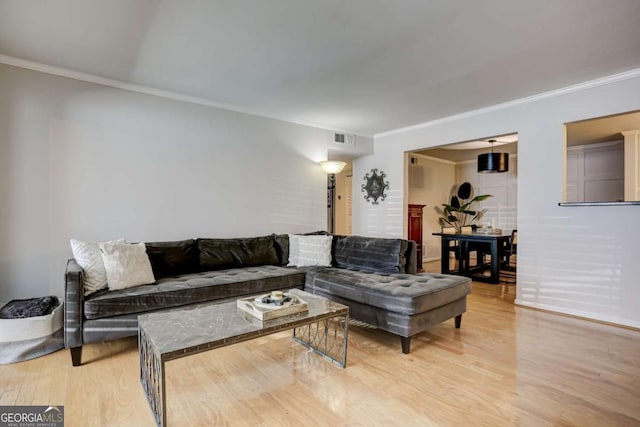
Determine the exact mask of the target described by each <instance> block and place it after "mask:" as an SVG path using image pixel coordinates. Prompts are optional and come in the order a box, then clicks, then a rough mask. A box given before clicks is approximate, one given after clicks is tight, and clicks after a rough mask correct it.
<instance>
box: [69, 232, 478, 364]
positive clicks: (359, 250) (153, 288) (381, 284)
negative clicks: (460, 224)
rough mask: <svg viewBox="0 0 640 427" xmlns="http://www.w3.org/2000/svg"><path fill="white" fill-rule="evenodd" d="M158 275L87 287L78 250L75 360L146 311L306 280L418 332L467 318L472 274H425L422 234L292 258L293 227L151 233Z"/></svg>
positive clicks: (377, 319) (305, 285) (390, 326)
mask: <svg viewBox="0 0 640 427" xmlns="http://www.w3.org/2000/svg"><path fill="white" fill-rule="evenodd" d="M145 245H146V248H147V254H148V255H149V260H150V262H151V266H152V269H153V272H154V276H155V278H156V281H155V282H154V283H151V284H148V285H142V286H136V287H132V288H127V289H120V290H102V291H99V292H96V293H93V294H91V295H88V296H87V297H85V296H84V291H83V271H82V268H81V267H80V266H79V265H78V264H77V263H76V261H75V260H74V259H70V260H69V261H68V262H67V268H66V273H65V297H64V298H65V305H64V341H65V347H66V348H69V349H70V352H71V360H72V363H73V365H74V366H78V365H80V364H81V357H82V346H83V345H84V344H89V343H94V342H102V341H108V340H112V339H118V338H123V337H127V336H134V335H136V334H137V330H138V329H137V328H138V321H137V317H138V315H139V314H141V313H145V312H150V311H157V310H164V309H168V308H172V307H180V306H185V305H189V304H196V303H202V302H209V301H213V302H223V301H229V300H233V299H237V298H239V297H242V296H246V295H251V294H258V293H261V292H269V291H272V290H281V289H292V288H299V289H304V290H306V291H308V292H311V293H315V294H318V295H321V296H324V297H326V298H329V299H332V300H335V301H337V302H340V303H343V304H345V305H348V306H349V308H350V315H351V317H352V318H354V319H357V320H360V321H363V322H366V323H369V324H371V325H373V326H376V327H378V328H380V329H383V330H386V331H388V332H391V333H394V334H397V335H399V336H400V338H401V343H402V350H403V352H404V353H408V352H409V348H410V340H411V337H412V336H414V335H416V334H418V333H420V332H422V331H424V330H425V329H426V328H428V327H429V326H432V325H434V324H437V323H440V322H443V321H445V320H448V319H451V318H455V319H456V321H455V326H456V327H457V328H459V327H460V320H461V318H462V313H464V312H465V311H466V295H467V294H468V293H470V292H471V280H470V279H467V278H465V277H460V276H449V275H440V274H427V273H422V274H416V250H415V249H416V246H415V242H412V241H407V240H403V239H382V238H367V237H359V236H334V237H333V243H332V258H333V262H332V266H331V267H299V268H295V267H287V264H288V263H289V238H288V235H270V236H262V237H252V238H239V239H190V240H183V241H177V242H152V243H146V244H145Z"/></svg>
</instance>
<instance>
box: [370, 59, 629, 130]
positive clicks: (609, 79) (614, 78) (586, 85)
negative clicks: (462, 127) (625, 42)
mask: <svg viewBox="0 0 640 427" xmlns="http://www.w3.org/2000/svg"><path fill="white" fill-rule="evenodd" d="M636 77H640V68H634V69H632V70H628V71H625V72H622V73H618V74H612V75H610V76H606V77H601V78H599V79H595V80H590V81H587V82H583V83H578V84H575V85H571V86H567V87H563V88H560V89H554V90H551V91H548V92H542V93H539V94H536V95H531V96H527V97H525V98H519V99H515V100H513V101H507V102H503V103H500V104H495V105H491V106H489V107H484V108H479V109H477V110H471V111H467V112H464V113H460V114H454V115H453V116H447V117H443V118H440V119H435V120H431V121H428V122H424V123H418V124H416V125H411V126H406V127H402V128H398V129H393V130H390V131H387V132H381V133H376V134H375V135H373V138H374V139H377V138H383V137H386V136H391V135H397V134H401V133H406V132H411V131H415V130H418V129H423V128H427V127H431V126H436V125H439V124H443V123H449V122H453V121H456V120H461V119H466V118H468V117H473V116H477V115H480V114H486V113H490V112H493V111H498V110H503V109H505V108H510V107H514V106H518V105H523V104H530V103H532V102H536V101H541V100H543V99H549V98H554V97H556V96H561V95H566V94H569V93H574V92H578V91H581V90H585V89H591V88H595V87H598V86H604V85H608V84H611V83H616V82H620V81H623V80H628V79H633V78H636Z"/></svg>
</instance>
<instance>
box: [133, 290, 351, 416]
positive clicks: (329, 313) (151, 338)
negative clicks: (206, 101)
mask: <svg viewBox="0 0 640 427" xmlns="http://www.w3.org/2000/svg"><path fill="white" fill-rule="evenodd" d="M286 292H288V293H292V294H295V295H297V296H299V297H300V298H302V299H303V300H304V301H306V303H307V305H308V307H309V311H306V312H302V313H296V314H292V315H289V316H283V317H279V318H276V319H273V320H268V321H265V322H262V321H260V320H258V319H256V318H255V317H253V316H251V315H250V314H248V313H245V312H244V311H242V310H240V309H238V308H237V307H236V301H235V300H234V301H231V302H225V303H220V304H215V303H209V304H200V305H196V306H192V307H188V308H184V309H179V310H168V311H162V312H158V313H150V314H144V315H141V316H140V317H138V348H139V352H140V382H141V383H142V388H143V389H144V392H145V394H146V395H147V400H148V401H149V406H151V411H152V412H153V416H154V418H155V420H156V423H157V424H158V425H159V426H166V425H167V407H166V406H167V405H166V383H165V363H166V362H168V361H171V360H176V359H180V358H182V357H187V356H191V355H193V354H198V353H202V352H204V351H209V350H213V349H216V348H220V347H225V346H227V345H231V344H235V343H239V342H242V341H248V340H250V339H253V338H258V337H262V336H265V335H270V334H274V333H276V332H280V331H283V330H288V329H293V339H294V340H295V341H297V342H299V343H300V344H302V345H304V346H306V347H307V348H310V349H312V350H313V351H314V352H315V353H317V354H319V355H321V356H322V357H324V358H325V359H327V360H329V361H331V362H333V363H335V364H336V365H338V366H340V367H341V368H344V367H346V363H347V335H348V328H349V307H347V306H345V305H342V304H338V303H336V302H333V301H330V300H328V299H326V298H323V297H320V296H317V295H313V294H310V293H308V292H304V291H301V290H299V289H292V290H289V291H286Z"/></svg>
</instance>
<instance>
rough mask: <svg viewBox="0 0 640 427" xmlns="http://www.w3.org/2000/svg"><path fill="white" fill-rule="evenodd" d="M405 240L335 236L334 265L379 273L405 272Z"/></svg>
mask: <svg viewBox="0 0 640 427" xmlns="http://www.w3.org/2000/svg"><path fill="white" fill-rule="evenodd" d="M406 252H407V241H406V240H403V239H383V238H375V237H361V236H336V237H335V244H334V261H335V266H336V267H339V268H347V269H354V270H359V271H368V272H379V273H405V264H406V262H407V261H406V258H405V254H406Z"/></svg>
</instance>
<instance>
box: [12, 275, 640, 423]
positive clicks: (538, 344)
mask: <svg viewBox="0 0 640 427" xmlns="http://www.w3.org/2000/svg"><path fill="white" fill-rule="evenodd" d="M506 290H507V292H506V293H505V294H504V295H502V293H503V292H502V291H503V289H502V286H495V285H487V284H480V283H474V285H473V294H472V295H470V297H469V299H468V311H467V313H466V314H465V315H464V316H463V318H462V328H461V329H459V330H456V329H455V328H454V326H453V320H451V321H448V322H446V323H443V324H441V325H438V326H436V327H434V328H432V329H431V330H430V331H428V332H427V333H424V334H422V335H421V336H419V337H418V338H416V339H414V340H413V341H412V346H411V354H409V355H403V354H402V353H401V351H400V340H399V339H398V338H397V337H395V336H392V335H390V334H387V333H385V332H382V331H377V330H371V329H367V328H363V327H359V326H352V327H350V330H349V354H348V365H347V369H344V370H343V369H340V368H338V367H336V366H334V365H332V364H330V363H328V362H326V361H325V360H323V359H321V358H320V357H318V356H317V355H315V354H313V353H310V352H309V351H307V350H306V349H305V348H304V347H302V346H301V345H299V344H296V343H295V342H294V341H293V340H292V339H291V338H290V334H288V333H280V334H277V335H272V336H270V337H265V338H260V339H257V340H254V341H250V342H247V343H242V344H237V345H234V346H231V347H227V348H223V349H219V350H213V351H211V352H208V353H203V354H200V355H197V356H192V357H188V358H185V359H181V360H177V361H173V362H170V363H169V364H167V370H168V374H167V375H168V378H167V381H168V384H167V390H168V393H167V395H168V414H169V425H173V426H200V425H202V426H211V425H248V426H262V425H264V426H267V425H269V426H270V425H276V426H277V425H293V426H300V425H304V426H327V425H331V426H344V425H353V426H371V425H376V426H378V425H380V426H389V425H401V426H413V425H415V426H429V425H436V426H467V425H469V426H471V425H472V426H492V427H493V426H510V425H524V426H539V425H540V426H545V425H553V426H558V425H560V426H632V425H640V332H636V331H632V330H627V329H623V328H616V327H613V326H607V325H602V324H598V323H593V322H588V321H584V320H579V319H573V318H568V317H563V316H559V315H554V314H549V313H544V312H539V311H535V310H531V309H527V308H522V307H516V306H514V305H513V299H514V294H515V289H514V288H513V287H510V288H509V289H506ZM83 361H84V363H85V364H84V365H83V366H81V367H77V368H73V367H72V366H71V362H70V358H69V353H68V351H66V350H64V351H59V352H56V353H53V354H51V355H48V356H45V357H41V358H39V359H35V360H31V361H28V362H22V363H18V364H13V365H3V366H0V405H14V404H21V405H22V404H38V405H64V407H65V418H66V424H65V425H66V426H134V425H135V426H152V425H154V423H153V419H152V416H151V411H150V410H149V407H148V405H147V402H146V400H145V397H144V394H143V392H142V388H141V386H140V383H139V380H138V378H139V374H138V354H137V348H136V340H135V338H132V339H124V340H118V341H113V342H109V343H105V344H94V345H88V346H85V349H84V355H83Z"/></svg>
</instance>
